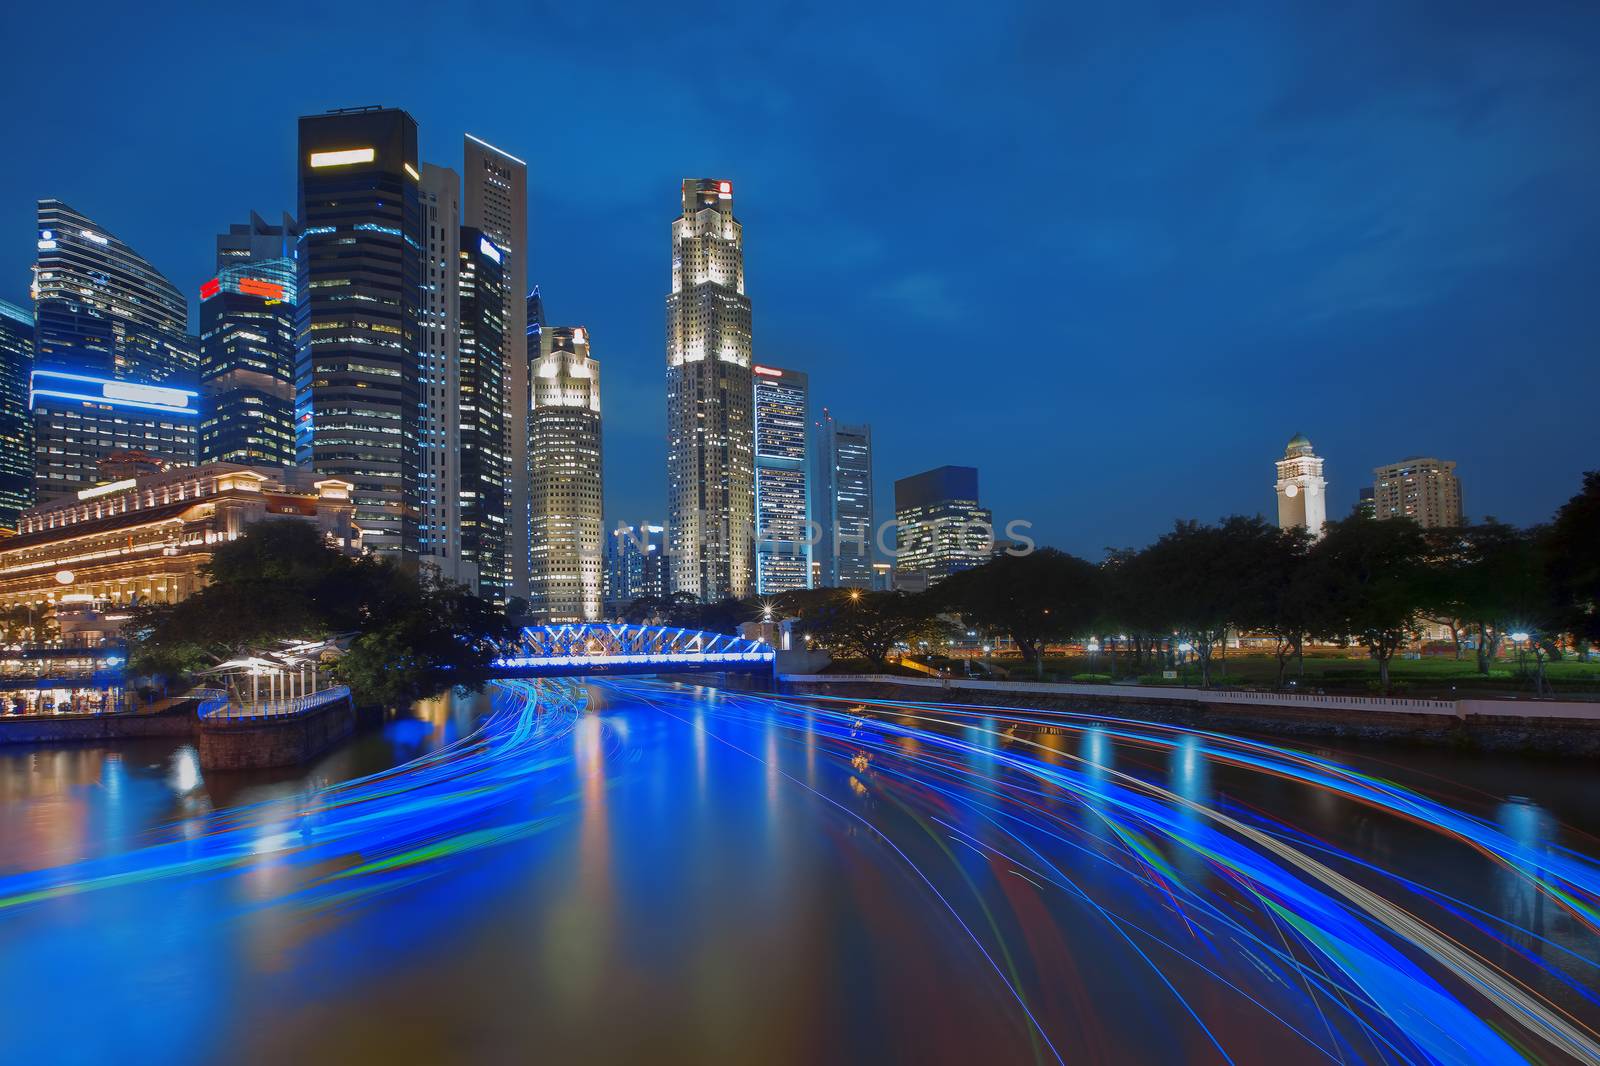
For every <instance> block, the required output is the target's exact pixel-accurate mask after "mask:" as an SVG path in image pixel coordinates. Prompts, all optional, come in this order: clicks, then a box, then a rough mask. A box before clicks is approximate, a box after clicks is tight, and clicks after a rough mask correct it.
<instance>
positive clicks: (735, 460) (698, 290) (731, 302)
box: [667, 178, 755, 602]
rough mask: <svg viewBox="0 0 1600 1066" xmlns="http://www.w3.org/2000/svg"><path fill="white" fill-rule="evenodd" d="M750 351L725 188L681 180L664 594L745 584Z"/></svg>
mask: <svg viewBox="0 0 1600 1066" xmlns="http://www.w3.org/2000/svg"><path fill="white" fill-rule="evenodd" d="M750 353H751V337H750V297H749V296H747V295H746V294H745V288H744V236H743V227H742V226H741V225H740V224H739V221H738V219H736V218H735V217H734V214H733V184H732V182H728V181H722V180H718V179H714V178H686V179H684V182H683V210H682V214H681V215H680V216H679V217H678V218H677V219H676V220H674V221H673V223H672V291H671V293H670V294H669V295H668V296H667V517H668V524H667V527H668V528H667V537H668V543H669V548H670V552H669V555H670V559H671V567H672V591H673V592H685V593H688V594H690V595H692V596H695V597H696V598H698V599H700V600H702V601H707V602H710V601H715V600H720V599H723V598H724V597H728V596H734V597H739V598H743V597H744V596H747V595H749V594H750V592H751V590H752V587H753V583H754V582H753V575H752V573H751V571H752V569H753V567H754V562H755V560H754V554H755V553H754V524H755V463H754V450H755V434H754V426H753V415H752V406H753V400H754V389H753V387H752V385H751V372H750V364H751V355H750Z"/></svg>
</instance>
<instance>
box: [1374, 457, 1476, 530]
mask: <svg viewBox="0 0 1600 1066" xmlns="http://www.w3.org/2000/svg"><path fill="white" fill-rule="evenodd" d="M1372 475H1373V480H1374V485H1373V516H1374V517H1376V518H1409V519H1411V520H1413V521H1414V522H1416V523H1417V524H1418V525H1420V526H1421V527H1422V528H1423V529H1454V528H1455V527H1457V526H1459V525H1461V523H1462V516H1461V481H1460V479H1459V478H1457V477H1456V464H1455V463H1453V462H1451V461H1450V460H1448V459H1432V458H1425V457H1420V456H1419V457H1417V458H1414V459H1402V460H1400V461H1399V462H1398V463H1391V464H1389V465H1388V466H1380V467H1378V468H1377V469H1376V470H1374V471H1373V472H1372Z"/></svg>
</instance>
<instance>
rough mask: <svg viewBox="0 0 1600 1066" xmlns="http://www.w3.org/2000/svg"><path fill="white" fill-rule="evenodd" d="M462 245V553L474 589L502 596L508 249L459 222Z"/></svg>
mask: <svg viewBox="0 0 1600 1066" xmlns="http://www.w3.org/2000/svg"><path fill="white" fill-rule="evenodd" d="M460 245H461V251H460V253H459V254H458V256H457V261H458V262H459V264H460V271H459V274H458V276H457V280H456V284H457V287H458V290H459V292H460V300H461V337H460V341H459V344H458V349H457V350H458V356H459V360H460V371H459V377H460V382H459V387H460V391H459V393H458V402H459V404H460V412H461V413H460V439H461V505H460V512H461V557H462V558H463V559H464V560H466V562H468V563H469V564H471V565H472V566H475V567H476V568H477V570H478V594H479V595H481V596H483V597H485V598H486V599H490V600H493V601H494V602H496V603H504V602H505V601H506V595H507V590H506V406H505V405H506V392H505V359H504V356H503V355H502V353H503V352H504V350H505V320H504V318H502V317H501V316H502V314H503V313H504V310H505V290H506V279H505V269H504V265H505V260H506V254H505V253H504V252H502V251H501V250H500V248H499V246H498V245H496V244H495V243H494V242H493V241H491V240H490V239H489V238H488V237H486V236H484V234H483V231H481V230H478V229H474V228H473V227H471V226H463V227H461V240H460ZM519 302H520V301H519Z"/></svg>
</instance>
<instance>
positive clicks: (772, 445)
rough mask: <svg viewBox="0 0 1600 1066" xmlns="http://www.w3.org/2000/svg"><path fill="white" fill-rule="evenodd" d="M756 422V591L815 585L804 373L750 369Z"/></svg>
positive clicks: (774, 591) (763, 592)
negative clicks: (812, 570) (813, 577)
mask: <svg viewBox="0 0 1600 1066" xmlns="http://www.w3.org/2000/svg"><path fill="white" fill-rule="evenodd" d="M752 370H753V373H754V382H755V401H754V404H755V421H756V592H757V594H759V595H762V596H772V595H776V594H777V593H780V592H792V591H794V590H795V589H808V588H810V587H811V547H812V545H811V536H810V534H811V529H810V523H811V499H810V492H809V491H808V489H807V484H808V482H809V481H810V477H811V471H810V470H809V469H808V468H807V463H806V437H807V431H808V430H809V429H810V426H809V425H807V422H806V414H807V406H808V403H809V393H808V385H807V378H806V375H805V374H803V373H801V372H800V371H798V370H781V369H779V368H778V367H775V366H757V367H753V368H752Z"/></svg>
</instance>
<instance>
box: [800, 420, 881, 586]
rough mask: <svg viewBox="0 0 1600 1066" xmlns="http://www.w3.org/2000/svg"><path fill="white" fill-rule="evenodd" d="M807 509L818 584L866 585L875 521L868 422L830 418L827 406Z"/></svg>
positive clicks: (820, 425)
mask: <svg viewBox="0 0 1600 1066" xmlns="http://www.w3.org/2000/svg"><path fill="white" fill-rule="evenodd" d="M815 452H816V464H815V477H814V479H813V487H812V513H813V515H814V517H815V521H816V523H817V525H818V526H819V527H821V532H820V533H819V534H818V540H817V545H816V549H815V555H816V561H817V567H816V580H817V584H818V586H819V587H821V588H857V589H870V588H873V587H875V586H874V584H873V549H874V541H875V538H876V537H877V526H876V524H875V523H874V522H873V501H872V493H873V484H872V427H871V426H869V425H864V424H863V425H846V424H844V423H840V422H835V421H834V420H833V415H832V414H830V413H829V412H828V410H827V409H826V408H824V409H823V411H822V418H821V419H820V420H819V421H818V422H817V425H816V445H815Z"/></svg>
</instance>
